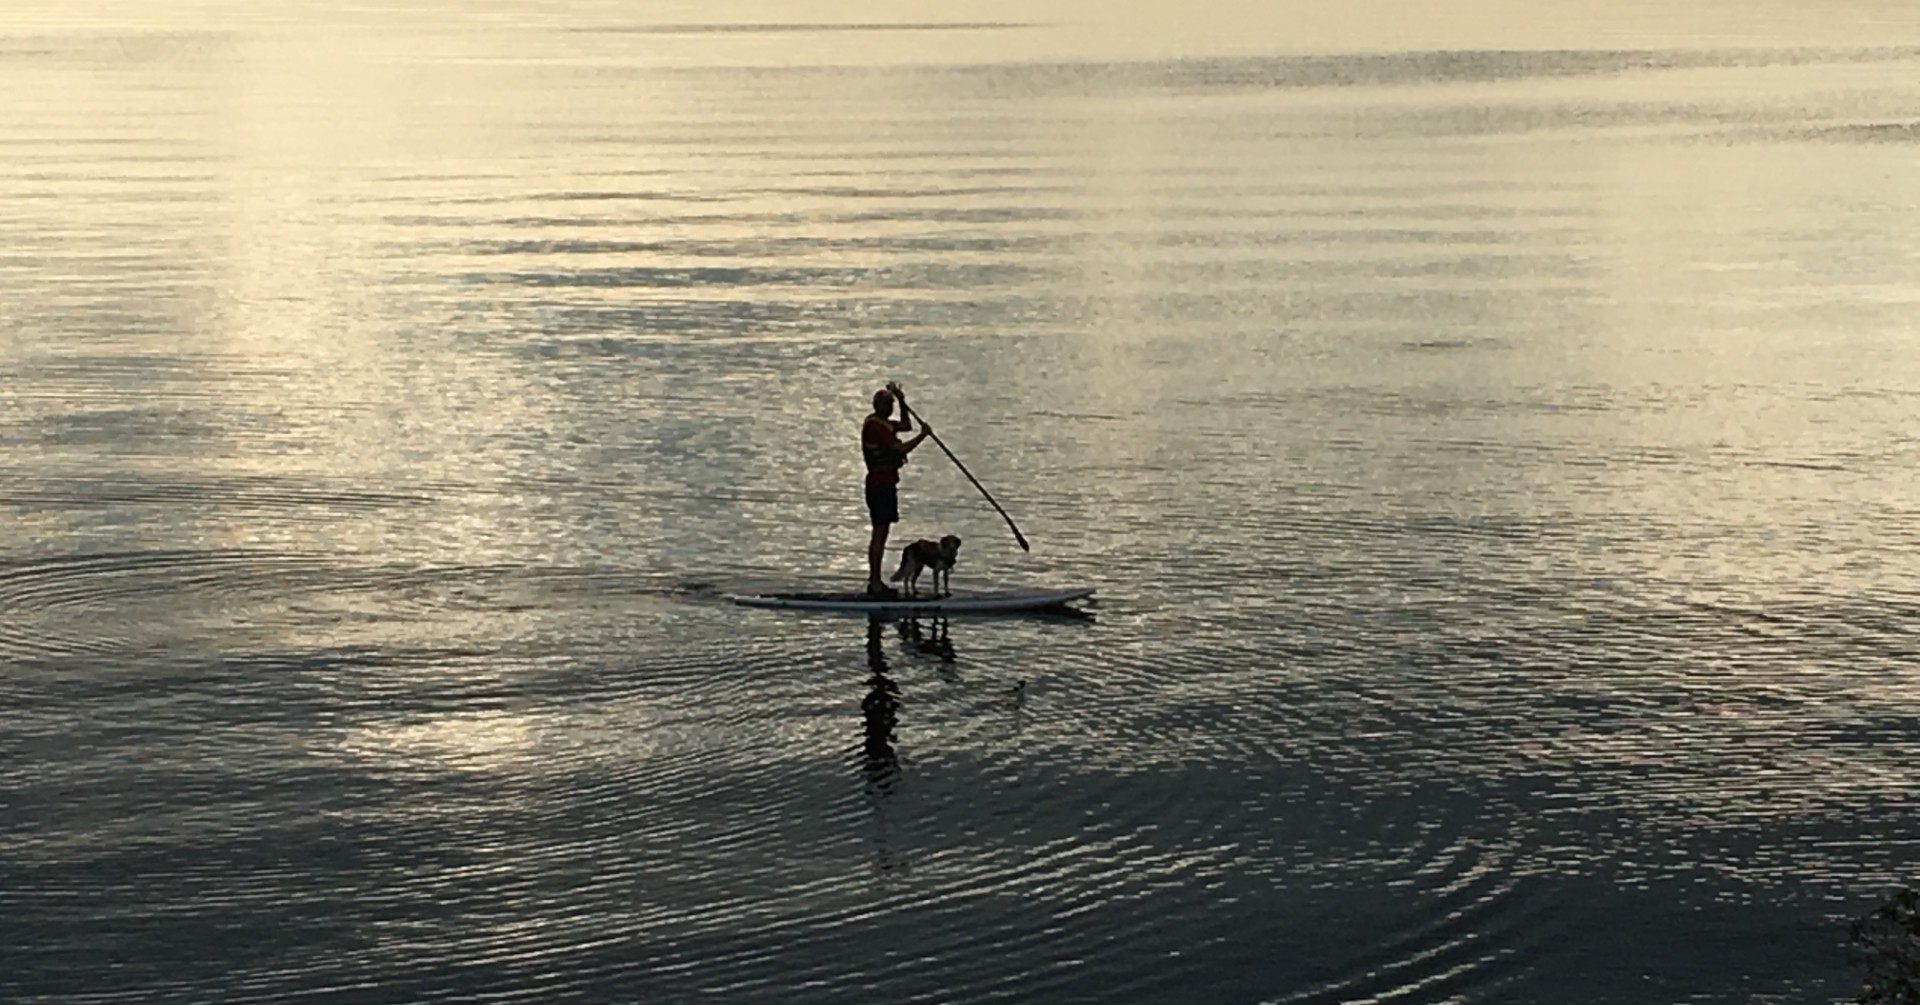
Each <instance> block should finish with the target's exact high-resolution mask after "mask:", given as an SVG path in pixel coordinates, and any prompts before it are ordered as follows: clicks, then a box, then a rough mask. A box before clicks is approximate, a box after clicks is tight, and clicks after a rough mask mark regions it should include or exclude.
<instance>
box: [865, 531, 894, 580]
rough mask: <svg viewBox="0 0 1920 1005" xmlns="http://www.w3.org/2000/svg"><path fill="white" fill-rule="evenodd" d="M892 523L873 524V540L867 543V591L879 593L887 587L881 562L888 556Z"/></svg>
mask: <svg viewBox="0 0 1920 1005" xmlns="http://www.w3.org/2000/svg"><path fill="white" fill-rule="evenodd" d="M892 526H893V525H892V524H887V523H876V524H874V525H873V540H872V541H871V542H869V543H868V544H867V592H868V593H879V592H881V591H883V590H885V589H886V588H887V584H886V581H885V580H883V579H881V578H880V563H881V562H882V561H883V560H884V559H885V558H886V557H887V531H888V530H889V529H891V528H892Z"/></svg>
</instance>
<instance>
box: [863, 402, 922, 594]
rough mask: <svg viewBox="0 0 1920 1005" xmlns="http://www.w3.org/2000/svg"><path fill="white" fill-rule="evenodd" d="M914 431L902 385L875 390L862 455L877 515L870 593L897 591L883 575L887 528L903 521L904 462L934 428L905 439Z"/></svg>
mask: <svg viewBox="0 0 1920 1005" xmlns="http://www.w3.org/2000/svg"><path fill="white" fill-rule="evenodd" d="M895 401H898V402H900V418H898V419H895V418H894V417H893V403H894V402H895ZM912 431H913V416H912V415H911V414H910V413H909V412H908V411H907V394H906V392H905V391H902V390H900V385H898V384H888V385H887V386H886V387H885V388H884V389H883V390H879V391H875V392H873V414H872V415H869V416H867V421H866V422H864V423H862V424H861V426H860V455H861V456H862V457H864V458H865V459H866V462H867V512H868V513H869V514H871V515H872V517H873V540H872V542H871V543H869V544H868V545H867V595H868V596H874V597H882V596H895V595H896V592H895V590H894V588H893V587H891V586H888V585H887V584H886V582H885V581H884V580H882V579H881V578H880V563H881V562H882V561H883V560H884V559H885V558H886V556H887V531H888V530H890V529H891V528H892V527H893V525H894V524H896V523H898V522H900V489H899V485H900V466H901V465H903V464H905V463H907V455H908V454H910V453H913V448H915V447H917V446H919V445H920V441H921V440H924V439H926V438H927V434H928V433H929V432H931V431H932V430H930V429H928V428H927V425H926V423H924V422H923V423H921V424H920V435H918V436H916V437H914V438H913V439H911V440H907V441H906V442H904V443H903V442H901V440H900V434H901V433H910V432H912Z"/></svg>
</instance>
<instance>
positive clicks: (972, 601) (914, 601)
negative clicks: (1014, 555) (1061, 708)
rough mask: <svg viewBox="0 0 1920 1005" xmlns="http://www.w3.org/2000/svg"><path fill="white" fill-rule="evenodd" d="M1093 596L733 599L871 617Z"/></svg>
mask: <svg viewBox="0 0 1920 1005" xmlns="http://www.w3.org/2000/svg"><path fill="white" fill-rule="evenodd" d="M1091 596H1093V587H1091V586H1088V587H1081V588H1078V589H1072V590H1031V589H1028V590H956V591H954V592H953V593H951V594H948V595H947V596H944V597H938V598H933V597H925V596H922V597H918V598H914V597H869V596H867V595H866V594H863V593H766V594H752V595H747V596H735V597H734V598H733V602H734V603H736V604H739V605H740V606H742V607H768V608H775V609H780V610H789V611H865V612H870V613H874V614H893V615H902V614H983V613H989V612H993V611H1043V610H1046V609H1047V608H1050V607H1060V606H1062V605H1064V604H1068V603H1072V602H1073V601H1075V600H1084V599H1085V598H1087V597H1091Z"/></svg>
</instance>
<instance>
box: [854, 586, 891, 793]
mask: <svg viewBox="0 0 1920 1005" xmlns="http://www.w3.org/2000/svg"><path fill="white" fill-rule="evenodd" d="M884 624H885V623H884V622H883V621H881V619H879V618H873V619H871V620H869V621H868V622H867V672H868V676H867V696H866V697H865V698H863V699H862V700H861V702H860V713H861V716H862V718H864V719H865V721H866V743H865V749H866V773H867V787H868V791H869V792H874V791H878V792H880V793H882V794H884V792H885V791H887V790H890V789H891V788H892V787H893V783H894V782H895V781H896V780H897V779H898V778H899V776H900V758H899V757H898V756H897V755H896V754H895V753H894V752H893V727H894V726H895V725H897V724H898V723H899V711H900V686H899V685H898V684H895V683H894V682H893V678H891V677H888V676H887V674H888V673H889V668H888V667H887V656H886V653H885V651H884V650H883V648H882V646H881V643H882V642H884V641H885V639H886V633H885V632H884V631H883V630H882V629H883V626H884Z"/></svg>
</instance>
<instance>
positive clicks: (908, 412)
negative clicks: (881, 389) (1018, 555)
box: [888, 384, 1033, 551]
mask: <svg viewBox="0 0 1920 1005" xmlns="http://www.w3.org/2000/svg"><path fill="white" fill-rule="evenodd" d="M888 386H889V387H891V388H892V389H893V391H894V398H895V399H897V400H898V401H899V402H900V414H902V415H904V416H906V417H907V418H909V419H911V418H913V409H911V408H908V407H907V399H905V398H902V397H900V393H899V392H900V385H898V384H890V385H888ZM923 428H924V427H923ZM926 434H927V439H929V440H932V441H933V445H934V446H936V447H939V448H940V452H941V453H943V454H946V455H947V460H950V461H952V462H953V466H954V467H956V468H959V469H960V473H961V474H963V475H966V476H967V481H970V482H972V483H973V487H974V488H977V489H979V490H980V494H981V495H983V496H986V497H987V503H988V505H990V506H992V507H993V508H994V510H995V511H996V512H998V513H999V514H1000V519H1002V520H1005V521H1006V522H1007V527H1008V529H1010V530H1012V531H1013V539H1014V540H1015V541H1018V542H1020V550H1021V551H1032V550H1033V549H1032V548H1031V547H1029V546H1028V545H1027V539H1026V537H1025V536H1024V535H1022V534H1021V533H1020V528H1019V527H1016V526H1014V523H1013V518H1012V517H1010V516H1008V515H1007V511H1006V510H1004V509H1001V508H1000V504H999V503H997V502H994V499H993V493H991V492H988V491H987V487H986V486H985V485H982V484H980V479H978V478H975V477H974V476H973V472H971V471H968V470H967V466H966V465H965V464H962V463H960V458H958V457H955V456H953V451H951V450H948V449H947V445H946V444H944V443H942V442H940V437H939V436H938V435H936V434H935V433H934V431H933V430H931V429H927V430H926Z"/></svg>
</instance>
